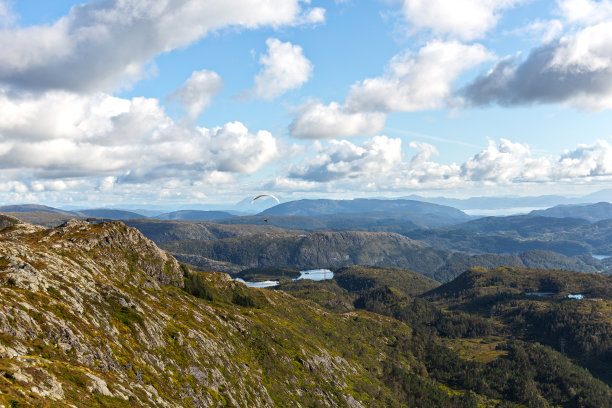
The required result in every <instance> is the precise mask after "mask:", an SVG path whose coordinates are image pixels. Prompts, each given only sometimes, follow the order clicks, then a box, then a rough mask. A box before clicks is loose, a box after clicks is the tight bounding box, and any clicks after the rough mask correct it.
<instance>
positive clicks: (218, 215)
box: [152, 210, 234, 220]
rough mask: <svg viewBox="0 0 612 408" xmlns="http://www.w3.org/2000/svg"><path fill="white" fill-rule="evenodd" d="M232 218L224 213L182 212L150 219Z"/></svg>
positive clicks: (229, 214)
mask: <svg viewBox="0 0 612 408" xmlns="http://www.w3.org/2000/svg"><path fill="white" fill-rule="evenodd" d="M233 216H234V214H231V213H229V212H226V211H200V210H182V211H173V212H169V213H166V214H160V215H156V216H155V217H152V218H155V219H158V220H218V219H221V218H230V217H233Z"/></svg>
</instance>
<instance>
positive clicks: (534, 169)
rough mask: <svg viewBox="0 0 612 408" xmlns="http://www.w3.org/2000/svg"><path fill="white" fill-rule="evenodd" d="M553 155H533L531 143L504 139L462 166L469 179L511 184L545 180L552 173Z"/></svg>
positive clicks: (491, 143) (464, 174) (492, 143)
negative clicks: (534, 156) (551, 158)
mask: <svg viewBox="0 0 612 408" xmlns="http://www.w3.org/2000/svg"><path fill="white" fill-rule="evenodd" d="M550 170H551V162H550V159H549V158H546V157H543V158H532V157H531V151H530V149H529V146H526V145H524V144H521V143H514V142H511V141H510V140H507V139H501V141H500V143H499V145H496V144H495V142H493V141H489V146H488V147H487V148H486V149H485V150H482V151H481V152H479V153H478V154H476V155H474V156H473V157H472V158H470V159H469V160H468V161H466V162H465V163H464V164H463V165H462V166H461V174H462V176H463V177H464V178H465V179H468V180H473V181H488V182H494V183H508V182H511V181H517V180H523V181H538V180H545V179H546V178H547V177H549V175H550Z"/></svg>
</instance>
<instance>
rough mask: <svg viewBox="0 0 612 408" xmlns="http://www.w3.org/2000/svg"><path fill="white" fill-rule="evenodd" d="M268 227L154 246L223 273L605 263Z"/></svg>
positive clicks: (598, 267) (584, 267)
mask: <svg viewBox="0 0 612 408" xmlns="http://www.w3.org/2000/svg"><path fill="white" fill-rule="evenodd" d="M160 227H161V228H163V227H164V226H163V225H161V226H160ZM203 227H204V226H203V225H202V226H201V228H203ZM221 227H230V226H221ZM234 227H237V226H234ZM206 228H207V229H210V226H209V225H208V224H207V225H206ZM251 228H265V227H254V226H251ZM268 228H269V229H268V231H270V232H269V233H265V234H262V233H254V234H252V235H246V234H245V235H236V236H233V237H230V238H223V239H209V240H202V239H182V240H177V241H164V242H161V243H160V245H161V246H162V247H163V248H164V249H166V250H167V251H169V252H171V253H172V254H173V255H174V256H176V257H177V258H178V259H179V260H181V261H183V262H187V263H190V264H193V265H197V266H200V267H209V268H211V267H212V268H213V269H214V268H217V269H218V270H219V268H222V269H220V270H223V271H226V272H228V273H237V272H238V271H240V270H242V269H245V268H253V267H256V268H270V267H284V268H296V269H314V268H340V267H342V266H345V265H364V264H365V265H381V266H397V267H401V268H407V269H411V270H413V271H415V272H418V273H421V274H423V275H425V276H428V277H430V278H432V279H435V280H437V281H439V282H447V281H449V280H451V279H453V278H454V277H456V276H458V275H459V274H460V273H462V272H463V271H465V270H467V269H469V268H471V267H475V266H482V267H485V268H494V267H497V266H503V265H511V266H519V267H527V268H547V269H571V270H577V271H582V272H597V271H604V270H606V268H607V266H606V263H605V261H599V260H596V259H593V258H591V257H590V256H583V257H567V256H565V255H561V254H558V253H554V252H551V251H535V250H534V251H528V252H525V253H521V254H517V255H498V254H480V255H469V254H466V253H462V252H451V251H448V250H439V249H435V248H434V247H431V246H429V245H427V244H425V243H423V242H422V241H416V240H412V239H408V238H406V237H405V236H402V235H399V234H393V233H386V232H378V233H377V232H356V231H343V232H314V233H307V234H304V233H301V234H300V233H296V232H294V233H291V234H287V233H278V232H275V231H274V230H272V228H273V227H268ZM253 231H254V232H257V231H256V230H253ZM143 233H145V235H149V233H148V232H147V230H146V229H143ZM158 236H159V235H158ZM213 261H216V262H219V264H214V262H213Z"/></svg>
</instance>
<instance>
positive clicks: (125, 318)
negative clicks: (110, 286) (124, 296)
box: [112, 306, 144, 327]
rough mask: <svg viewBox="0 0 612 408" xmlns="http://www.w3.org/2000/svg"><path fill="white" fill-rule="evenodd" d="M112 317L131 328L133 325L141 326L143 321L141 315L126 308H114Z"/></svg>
mask: <svg viewBox="0 0 612 408" xmlns="http://www.w3.org/2000/svg"><path fill="white" fill-rule="evenodd" d="M112 317H113V318H115V319H116V320H117V321H119V322H121V323H123V324H124V325H125V326H127V327H132V326H133V325H134V324H142V322H143V320H144V319H143V318H142V316H141V315H139V314H138V313H136V312H135V311H134V310H132V309H131V308H129V307H126V306H119V307H115V308H114V309H113V313H112Z"/></svg>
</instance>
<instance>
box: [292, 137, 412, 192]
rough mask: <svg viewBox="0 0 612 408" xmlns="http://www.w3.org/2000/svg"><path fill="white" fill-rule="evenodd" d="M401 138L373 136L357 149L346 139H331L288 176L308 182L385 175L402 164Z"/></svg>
mask: <svg viewBox="0 0 612 408" xmlns="http://www.w3.org/2000/svg"><path fill="white" fill-rule="evenodd" d="M401 146H402V141H401V139H391V138H388V137H386V136H375V137H373V138H372V139H370V140H368V141H367V142H365V143H364V144H363V145H362V146H357V145H355V144H353V143H351V142H349V141H347V140H342V141H338V140H332V141H330V142H329V144H328V145H327V146H326V147H324V148H322V149H321V151H320V152H319V153H318V154H317V155H316V157H314V158H312V159H310V160H308V162H307V163H306V164H305V165H304V166H299V167H296V168H295V169H293V170H292V171H291V172H290V177H292V178H299V179H303V180H308V181H318V182H324V181H330V180H335V179H341V178H357V177H359V178H364V179H370V178H372V177H374V176H377V175H380V174H385V173H386V172H387V171H389V170H390V169H391V168H392V167H393V166H394V165H396V164H397V163H399V162H401V160H402V156H401Z"/></svg>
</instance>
